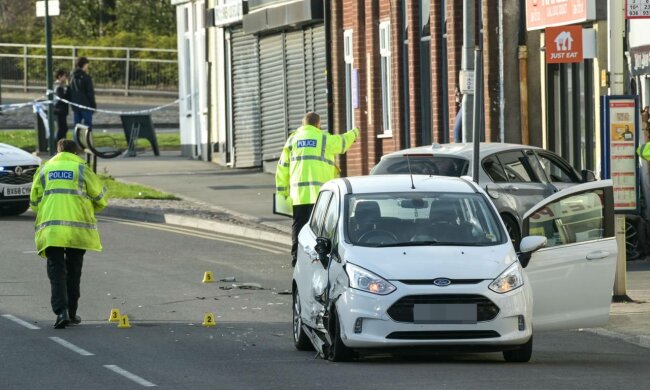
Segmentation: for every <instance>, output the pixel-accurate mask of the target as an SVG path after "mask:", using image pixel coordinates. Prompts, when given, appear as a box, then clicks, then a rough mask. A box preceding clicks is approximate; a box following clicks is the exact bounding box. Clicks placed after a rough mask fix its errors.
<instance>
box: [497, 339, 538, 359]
mask: <svg viewBox="0 0 650 390" xmlns="http://www.w3.org/2000/svg"><path fill="white" fill-rule="evenodd" d="M532 355H533V336H530V339H528V341H527V342H526V343H525V344H522V345H520V346H519V347H518V348H517V349H511V350H509V351H503V358H504V359H505V360H506V362H511V363H527V362H528V361H530V357H531V356H532Z"/></svg>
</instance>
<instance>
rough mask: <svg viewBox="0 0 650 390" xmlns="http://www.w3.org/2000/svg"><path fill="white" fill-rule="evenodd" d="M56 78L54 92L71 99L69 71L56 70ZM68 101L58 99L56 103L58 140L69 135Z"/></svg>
mask: <svg viewBox="0 0 650 390" xmlns="http://www.w3.org/2000/svg"><path fill="white" fill-rule="evenodd" d="M54 79H55V80H56V84H55V87H54V93H56V96H57V97H59V98H61V99H66V100H69V95H68V72H66V71H65V70H64V69H59V70H57V71H56V72H54ZM68 112H69V107H68V103H66V102H64V101H62V100H57V101H56V103H54V115H55V116H56V140H57V141H59V140H61V139H64V138H66V137H67V135H68Z"/></svg>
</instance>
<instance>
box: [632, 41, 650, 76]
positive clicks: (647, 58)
mask: <svg viewBox="0 0 650 390" xmlns="http://www.w3.org/2000/svg"><path fill="white" fill-rule="evenodd" d="M630 58H631V60H632V75H633V76H640V75H646V74H650V45H646V46H638V47H632V48H630Z"/></svg>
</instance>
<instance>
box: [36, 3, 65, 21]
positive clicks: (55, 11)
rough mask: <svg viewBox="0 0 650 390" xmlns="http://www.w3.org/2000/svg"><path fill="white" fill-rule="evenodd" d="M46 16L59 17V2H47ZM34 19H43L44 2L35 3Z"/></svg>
mask: <svg viewBox="0 0 650 390" xmlns="http://www.w3.org/2000/svg"><path fill="white" fill-rule="evenodd" d="M47 7H48V14H49V16H58V15H60V13H61V12H60V11H59V0H49V4H48V5H47ZM36 17H38V18H44V17H45V1H37V2H36Z"/></svg>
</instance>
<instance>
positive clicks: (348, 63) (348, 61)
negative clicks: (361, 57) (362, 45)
mask: <svg viewBox="0 0 650 390" xmlns="http://www.w3.org/2000/svg"><path fill="white" fill-rule="evenodd" d="M352 53H353V51H352V30H345V31H344V32H343V61H344V62H345V113H346V125H347V128H348V129H351V128H353V127H354V107H353V104H352V99H353V96H352V93H353V91H352V82H353V80H352V69H353V68H352V64H353V62H354V61H353V60H354V55H353V54H352Z"/></svg>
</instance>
